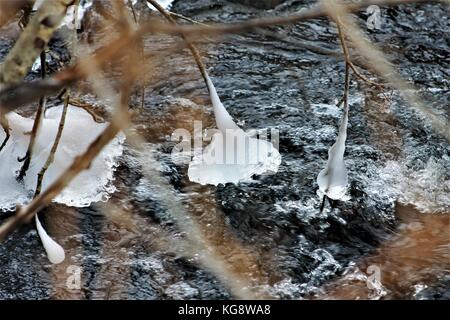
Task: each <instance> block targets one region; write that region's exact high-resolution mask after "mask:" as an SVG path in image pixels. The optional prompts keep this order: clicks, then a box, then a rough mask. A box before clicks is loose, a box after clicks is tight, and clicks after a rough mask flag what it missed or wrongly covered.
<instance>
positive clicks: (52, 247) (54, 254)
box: [35, 215, 66, 264]
mask: <svg viewBox="0 0 450 320" xmlns="http://www.w3.org/2000/svg"><path fill="white" fill-rule="evenodd" d="M35 220H36V229H37V232H38V234H39V238H41V241H42V245H43V246H44V249H45V251H46V252H47V257H48V260H49V261H50V262H51V263H53V264H58V263H61V262H63V261H64V259H65V257H66V255H65V253H64V249H63V248H62V247H61V246H60V245H59V244H58V243H56V241H55V240H53V239H52V238H50V237H49V235H48V234H47V232H46V231H45V229H44V228H43V227H42V224H41V222H40V221H39V217H38V215H35Z"/></svg>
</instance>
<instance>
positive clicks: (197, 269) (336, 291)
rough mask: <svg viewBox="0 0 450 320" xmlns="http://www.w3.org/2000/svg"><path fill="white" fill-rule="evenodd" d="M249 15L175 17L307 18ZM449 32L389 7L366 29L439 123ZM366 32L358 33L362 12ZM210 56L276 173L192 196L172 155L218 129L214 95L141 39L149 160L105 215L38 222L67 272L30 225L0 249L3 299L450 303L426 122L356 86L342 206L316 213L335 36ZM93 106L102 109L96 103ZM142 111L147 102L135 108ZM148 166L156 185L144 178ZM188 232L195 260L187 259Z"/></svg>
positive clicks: (46, 216)
mask: <svg viewBox="0 0 450 320" xmlns="http://www.w3.org/2000/svg"><path fill="white" fill-rule="evenodd" d="M236 2H237V1H236ZM247 2H248V3H246V4H245V5H244V4H239V3H235V2H234V1H233V2H224V1H218V0H190V1H184V0H183V1H174V3H173V6H172V10H173V11H175V12H178V13H180V14H183V15H185V16H188V17H190V18H192V19H195V20H198V21H204V22H212V21H216V22H219V21H221V22H231V21H239V20H245V19H249V18H256V17H261V16H268V15H282V14H289V13H293V12H296V11H298V10H300V9H301V8H302V7H304V6H308V5H311V4H312V3H313V1H286V2H284V3H282V4H279V5H278V6H276V7H275V8H272V9H269V10H268V9H267V8H258V7H255V6H251V4H252V3H254V2H252V1H247ZM269 2H270V1H269ZM275 2H278V1H275ZM275 2H274V3H275ZM145 8H146V7H142V8H140V9H139V10H140V11H139V12H141V14H142V19H145V18H146V17H147V15H148V13H145V14H144V13H142V12H143V10H145ZM147 10H148V8H147ZM87 16H88V18H90V19H92V21H93V20H95V15H94V14H93V13H89V12H88V13H87ZM448 16H449V15H448V7H446V6H445V5H444V4H422V5H411V6H400V7H396V8H390V9H385V8H383V9H382V10H381V17H382V18H383V19H382V24H381V26H380V29H377V30H373V31H368V33H369V36H370V38H371V39H372V40H373V41H374V42H375V43H377V44H378V46H379V47H380V48H382V49H383V51H384V52H385V53H386V54H387V56H388V58H389V59H390V61H392V62H393V64H394V65H395V66H396V68H397V69H398V70H399V71H400V73H401V74H402V76H404V77H405V78H406V79H407V80H409V81H411V82H414V83H415V84H416V86H417V87H418V88H419V93H420V95H422V96H423V97H424V100H425V101H427V107H429V108H431V109H433V110H434V111H435V112H436V113H438V114H440V115H441V116H442V117H446V118H447V119H448V116H449V102H450V94H449V90H450V89H449V79H450V75H449V73H450V68H449V67H450V62H449V60H448V57H449V56H450V43H449V39H448V28H449V24H450V22H449V19H448ZM357 17H358V22H359V23H360V25H361V26H362V27H363V28H366V20H367V18H368V16H367V14H365V13H364V12H362V13H360V14H358V15H357ZM365 30H367V29H365ZM86 33H87V34H88V35H87V36H86V35H83V37H85V38H87V39H88V40H89V37H90V35H89V31H86ZM17 35H18V32H17V30H16V28H15V27H14V26H13V25H10V26H8V27H5V28H4V29H3V30H0V40H1V45H0V54H1V56H0V57H2V58H3V57H4V55H5V54H6V52H7V51H8V50H9V48H10V47H11V45H12V44H13V40H14V38H15V37H17ZM93 37H94V36H93ZM210 40H211V41H209V42H205V43H202V44H200V45H199V47H200V50H201V52H202V55H203V56H204V58H205V63H206V65H207V67H208V71H209V73H210V75H211V78H212V79H213V82H214V84H215V86H216V88H217V91H218V94H219V96H220V97H221V99H222V101H223V103H224V105H225V106H226V107H227V109H228V111H229V113H230V114H231V115H232V116H233V117H234V118H235V119H236V120H238V121H239V124H240V126H241V127H242V128H244V129H278V130H279V132H280V134H279V135H280V141H279V150H280V153H281V155H282V164H281V166H280V169H279V171H278V173H276V174H275V175H266V176H258V177H255V179H254V180H253V181H251V182H245V183H240V184H237V185H233V184H227V185H219V186H218V187H214V186H201V185H198V184H195V183H192V182H189V180H188V178H187V165H185V164H176V163H174V161H173V159H172V157H171V150H172V148H173V146H174V145H175V144H176V142H174V141H171V138H170V137H171V134H172V133H173V132H174V130H175V129H179V128H183V129H187V130H189V131H190V132H192V131H193V124H194V121H202V126H203V128H208V127H214V116H213V113H212V109H211V106H210V102H209V96H208V92H207V90H206V87H205V85H204V82H203V80H202V79H201V77H200V76H199V73H198V70H197V68H196V66H195V64H194V61H193V59H192V57H191V56H190V54H189V52H188V50H186V49H184V48H181V49H180V48H178V49H177V50H173V45H174V44H176V43H179V39H177V38H170V37H169V38H167V37H161V36H148V37H146V38H145V51H146V52H152V53H153V55H154V56H158V57H159V58H157V59H156V58H155V59H153V60H152V58H153V57H152V56H151V55H149V56H148V57H147V59H148V60H149V61H147V62H148V63H151V68H150V69H151V70H150V69H149V70H148V71H146V72H149V73H150V72H151V76H149V77H148V79H147V81H146V85H145V103H144V108H143V109H140V110H139V112H138V113H137V115H136V117H135V118H134V119H133V124H132V128H131V132H133V133H139V134H140V135H141V136H142V137H143V139H144V140H145V144H144V145H142V147H141V148H140V149H136V148H135V147H133V146H132V144H131V143H129V142H125V150H124V154H123V155H122V156H121V157H120V159H119V166H118V168H117V170H116V173H115V176H116V178H115V181H114V185H115V187H116V189H117V191H116V192H115V193H114V194H112V195H111V198H110V199H109V200H108V201H107V202H105V203H96V204H93V205H91V206H90V207H85V208H74V207H67V206H63V205H58V204H52V205H51V206H49V207H48V208H47V209H45V210H44V212H43V214H42V220H43V221H44V223H45V225H46V226H47V230H48V232H49V233H50V234H51V235H52V236H54V238H55V239H56V240H57V241H58V242H59V243H60V244H61V245H62V246H63V247H64V248H65V250H66V256H67V258H66V260H65V261H64V262H63V263H62V264H60V265H56V266H54V265H50V264H49V263H48V261H47V259H46V256H45V254H44V251H43V249H42V247H41V245H40V243H39V238H38V237H37V235H36V231H35V229H34V228H33V226H32V225H26V226H23V227H22V228H20V229H19V230H17V231H16V232H15V233H13V234H12V235H11V236H10V237H9V238H8V239H7V241H5V242H4V243H2V244H1V246H0V298H3V299H11V298H20V299H43V298H53V299H66V298H79V299H130V298H131V299H179V298H187V299H223V298H232V297H236V296H239V292H240V291H239V287H244V286H246V287H248V288H250V291H251V292H252V294H253V296H254V297H271V298H282V299H301V298H313V299H321V298H327V299H339V298H346V299H357V298H359V299H380V298H381V299H394V298H397V299H449V298H450V274H449V266H450V256H449V250H450V248H449V244H450V241H449V240H450V224H449V213H450V200H449V199H450V182H449V177H450V157H449V156H450V154H449V151H450V149H449V146H448V142H447V141H446V140H445V139H444V138H442V137H441V136H439V135H438V134H436V133H435V132H434V130H433V128H432V127H431V125H430V124H429V123H428V122H427V119H425V118H423V117H422V116H420V115H418V114H417V113H415V112H413V111H412V109H411V108H409V106H408V105H407V103H406V102H405V101H403V100H402V99H401V98H400V97H399V94H398V92H395V91H393V92H391V91H386V95H388V96H389V99H388V101H387V100H386V97H385V96H384V95H382V94H381V93H380V92H379V91H378V90H377V89H374V88H370V87H368V86H367V85H365V84H364V83H363V82H357V81H356V80H355V79H353V80H352V82H351V86H350V115H349V129H348V138H347V149H346V154H345V159H346V164H347V168H348V170H349V181H350V188H349V196H350V199H349V200H348V201H345V202H339V203H337V204H336V206H335V207H334V208H331V207H330V206H327V207H326V208H325V210H324V211H323V212H322V213H320V212H319V206H320V203H321V200H322V199H321V197H320V196H319V195H318V193H317V189H318V187H317V184H316V182H315V179H316V176H317V174H318V172H319V171H320V170H321V169H322V168H323V166H324V164H325V161H326V159H327V150H328V148H329V147H330V146H331V145H332V144H333V143H334V140H335V137H336V135H337V127H338V123H339V119H340V117H341V115H342V109H341V108H338V107H337V106H336V103H337V101H338V100H339V99H340V98H341V97H342V91H343V79H344V63H343V59H342V56H341V55H340V47H339V42H338V38H337V30H336V28H335V26H334V24H330V22H329V21H328V20H327V19H325V18H323V19H315V20H309V21H306V22H302V23H298V24H295V25H291V26H285V27H273V28H269V29H268V31H265V32H255V33H251V34H242V35H228V36H223V37H220V38H219V37H218V38H213V39H210ZM55 46H57V44H55ZM158 53H159V54H158ZM166 53H167V54H166ZM161 56H163V58H161ZM358 61H359V60H358ZM360 64H364V61H362V62H361V61H360ZM29 77H30V78H33V77H36V75H34V76H33V74H30V75H29ZM83 99H84V100H85V101H90V102H92V104H93V105H99V106H100V105H104V104H105V103H104V102H99V100H98V99H97V98H95V97H94V96H93V95H91V94H89V95H86V96H84V97H83ZM139 99H140V95H139V93H138V92H137V93H136V95H134V96H133V101H132V104H133V105H134V106H138V105H139ZM34 107H35V106H29V107H28V108H26V109H25V110H24V111H23V113H24V114H27V113H28V115H29V114H31V110H33V108H34ZM98 109H99V111H101V107H98ZM150 154H152V155H153V156H154V158H155V159H156V160H157V162H158V169H157V172H158V174H159V175H161V176H162V177H163V178H164V181H165V185H164V186H162V185H160V184H158V183H157V181H155V180H154V179H152V177H151V176H149V175H146V174H145V170H144V168H145V167H146V165H148V162H149V155H150ZM168 195H169V196H170V198H168ZM174 203H175V204H176V207H177V208H178V209H179V211H182V214H184V218H180V216H176V215H175V214H174V212H173V210H174V209H173V207H174V206H175V205H174ZM178 209H177V210H178ZM10 215H11V213H8V212H4V213H0V220H1V221H4V219H5V218H6V217H8V216H10ZM183 219H187V220H186V221H185V220H183ZM192 226H195V228H192ZM194 232H195V233H197V235H196V236H199V237H200V238H201V239H202V243H201V245H198V244H197V245H196V243H195V242H194V244H192V243H190V244H189V245H188V244H187V243H188V242H189V241H187V239H192V237H193V235H192V233H194ZM211 257H218V259H216V260H214V259H212V258H211ZM214 261H216V262H217V261H221V262H222V263H223V265H220V264H219V263H215V264H214ZM223 266H225V267H223ZM78 274H79V275H80V277H79V279H80V283H77V282H76V281H74V279H75V278H74V275H75V276H76V275H78ZM78 284H79V286H78Z"/></svg>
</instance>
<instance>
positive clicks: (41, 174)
mask: <svg viewBox="0 0 450 320" xmlns="http://www.w3.org/2000/svg"><path fill="white" fill-rule="evenodd" d="M69 100H70V92H69V91H68V92H66V98H65V100H64V106H63V110H62V113H61V119H60V120H59V126H58V132H57V133H56V137H55V140H54V142H53V145H52V149H51V150H50V154H49V155H48V157H47V160H46V161H45V164H44V165H43V166H42V169H41V171H39V173H38V175H37V184H36V190H35V192H34V197H37V196H38V195H39V194H40V193H41V187H42V180H43V179H44V175H45V173H46V172H47V169H48V167H50V165H51V164H52V163H53V161H54V159H55V153H56V151H57V150H58V145H59V141H60V140H61V136H62V133H63V130H64V124H65V122H66V114H67V108H68V106H69Z"/></svg>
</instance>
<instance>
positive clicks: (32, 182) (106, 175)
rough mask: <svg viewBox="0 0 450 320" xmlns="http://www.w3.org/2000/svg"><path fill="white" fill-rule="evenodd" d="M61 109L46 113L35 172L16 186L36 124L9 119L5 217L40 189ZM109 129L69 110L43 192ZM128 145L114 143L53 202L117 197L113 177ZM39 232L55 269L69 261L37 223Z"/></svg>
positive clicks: (3, 157) (0, 135)
mask: <svg viewBox="0 0 450 320" xmlns="http://www.w3.org/2000/svg"><path fill="white" fill-rule="evenodd" d="M62 109H63V107H62V106H58V107H53V108H50V109H49V110H47V112H46V114H45V116H44V119H43V121H42V125H41V129H40V130H39V132H38V135H37V137H36V143H35V146H34V149H33V157H32V160H31V164H30V167H29V169H28V171H27V174H26V176H25V177H24V180H23V182H22V183H19V182H17V180H16V176H17V173H18V171H19V170H20V168H21V166H22V163H20V162H18V161H17V158H18V157H22V156H23V155H24V154H25V153H26V150H27V147H28V142H29V138H30V136H29V134H28V133H29V132H30V131H31V128H32V126H33V119H29V118H24V117H22V116H20V115H19V114H17V113H14V112H10V113H9V114H7V118H8V120H9V124H10V127H11V138H10V140H9V141H8V143H7V144H6V146H5V147H4V149H3V150H2V151H1V152H0V177H1V179H0V211H8V210H14V208H15V206H16V204H20V205H24V204H26V203H28V202H29V201H31V199H32V196H33V194H34V190H35V189H36V184H37V174H38V173H39V171H40V170H41V168H42V166H43V165H44V163H45V162H46V160H47V157H48V155H49V154H50V150H51V148H52V145H53V141H54V139H55V137H56V133H57V131H58V126H59V122H60V118H61V113H62ZM106 126H107V124H106V123H96V122H95V121H94V120H93V119H92V117H91V115H90V114H89V113H87V112H86V111H85V110H83V109H81V108H77V107H71V106H69V107H68V110H67V115H66V121H65V126H64V131H63V133H62V135H61V140H60V142H59V146H58V150H57V152H56V154H55V158H54V161H53V163H52V164H51V165H50V166H49V168H48V170H47V172H46V174H45V176H44V179H43V181H42V191H45V190H46V189H47V188H48V187H49V186H50V185H51V184H52V183H53V182H54V181H55V180H56V179H57V178H58V177H59V176H60V175H61V174H62V173H63V172H64V170H65V169H67V168H68V167H69V166H70V165H71V164H72V162H73V160H74V159H75V157H76V156H78V155H79V154H81V153H83V152H84V151H85V150H86V149H87V148H88V146H89V144H90V143H91V142H92V141H93V140H94V139H95V138H96V137H97V136H98V135H99V134H100V133H101V132H102V131H103V130H104V128H105V127H106ZM4 137H5V134H4V132H3V131H2V132H0V141H3V139H4ZM124 139H125V137H124V135H123V134H119V135H118V136H117V137H116V138H115V139H114V140H113V141H111V142H110V143H109V144H108V145H107V146H106V147H105V148H104V149H103V151H102V152H101V153H100V154H99V155H98V156H97V157H96V158H95V160H94V161H93V162H92V165H91V167H90V168H89V169H88V170H85V171H83V172H81V173H80V174H79V175H78V176H77V177H76V178H75V179H74V180H73V181H72V182H71V183H70V184H69V185H68V186H67V187H66V188H65V189H64V190H63V191H62V192H61V193H60V194H59V195H58V196H57V197H56V198H55V199H54V201H55V202H58V203H62V204H65V205H69V206H77V207H83V206H88V205H90V204H91V203H92V202H97V201H104V200H106V199H107V198H108V196H109V194H110V193H112V192H114V191H115V188H114V186H113V185H112V180H113V171H114V169H115V167H116V160H117V157H118V156H120V155H121V154H122V151H123V146H122V143H123V141H124ZM36 227H37V230H38V234H39V236H40V238H41V240H42V243H43V245H44V248H45V250H46V251H47V255H48V257H49V260H50V261H51V262H52V263H58V261H59V262H61V261H62V260H64V251H63V249H62V248H61V247H60V246H59V245H58V244H57V243H56V242H54V241H53V240H52V239H51V238H50V237H49V236H48V235H47V233H46V232H45V230H44V229H43V228H42V225H41V224H40V222H39V219H38V218H37V217H36Z"/></svg>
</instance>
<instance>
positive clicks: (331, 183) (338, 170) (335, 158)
mask: <svg viewBox="0 0 450 320" xmlns="http://www.w3.org/2000/svg"><path fill="white" fill-rule="evenodd" d="M347 124H348V106H346V108H345V110H344V115H343V117H342V122H341V125H340V127H339V134H338V137H337V139H336V142H335V143H334V144H333V145H332V146H331V148H330V150H328V161H327V164H326V166H325V169H323V170H322V171H320V172H319V175H318V176H317V184H318V185H319V189H320V191H322V192H323V193H325V194H326V195H327V196H328V197H329V198H331V199H333V200H343V199H344V197H345V194H346V192H347V184H348V177H347V168H346V167H345V163H344V152H345V140H346V139H347Z"/></svg>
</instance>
